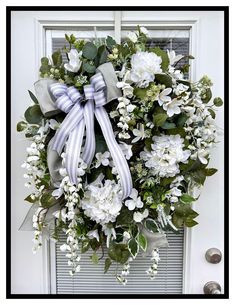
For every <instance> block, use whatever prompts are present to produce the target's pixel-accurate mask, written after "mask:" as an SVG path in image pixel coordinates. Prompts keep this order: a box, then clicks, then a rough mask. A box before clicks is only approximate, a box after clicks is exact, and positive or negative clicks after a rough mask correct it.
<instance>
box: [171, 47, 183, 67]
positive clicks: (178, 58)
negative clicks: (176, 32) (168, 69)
mask: <svg viewBox="0 0 235 305" xmlns="http://www.w3.org/2000/svg"><path fill="white" fill-rule="evenodd" d="M167 55H168V58H169V61H170V65H171V66H172V65H174V63H176V62H177V61H179V60H180V59H181V58H183V57H184V56H183V55H180V54H179V55H176V54H175V51H169V50H167Z"/></svg>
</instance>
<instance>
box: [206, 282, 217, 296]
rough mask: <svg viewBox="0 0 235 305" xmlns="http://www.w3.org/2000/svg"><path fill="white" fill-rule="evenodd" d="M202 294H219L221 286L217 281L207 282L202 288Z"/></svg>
mask: <svg viewBox="0 0 235 305" xmlns="http://www.w3.org/2000/svg"><path fill="white" fill-rule="evenodd" d="M203 291H204V294H221V286H220V284H219V283H217V282H213V281H211V282H207V283H206V284H205V285H204V288H203Z"/></svg>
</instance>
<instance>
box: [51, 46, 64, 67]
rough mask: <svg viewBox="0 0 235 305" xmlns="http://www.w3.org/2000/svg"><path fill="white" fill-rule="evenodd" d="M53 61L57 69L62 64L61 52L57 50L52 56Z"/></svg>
mask: <svg viewBox="0 0 235 305" xmlns="http://www.w3.org/2000/svg"><path fill="white" fill-rule="evenodd" d="M52 60H53V64H54V65H55V66H57V67H58V66H60V65H61V64H62V55H61V52H60V50H57V51H55V52H54V53H53V54H52Z"/></svg>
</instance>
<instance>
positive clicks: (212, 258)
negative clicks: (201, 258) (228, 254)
mask: <svg viewBox="0 0 235 305" xmlns="http://www.w3.org/2000/svg"><path fill="white" fill-rule="evenodd" d="M205 257H206V260H207V261H208V263H211V264H218V263H219V262H220V261H221V259H222V253H221V251H220V250H219V249H217V248H210V249H208V250H207V251H206V254H205Z"/></svg>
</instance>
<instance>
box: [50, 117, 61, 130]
mask: <svg viewBox="0 0 235 305" xmlns="http://www.w3.org/2000/svg"><path fill="white" fill-rule="evenodd" d="M49 127H50V128H51V129H53V130H56V129H58V128H59V127H60V124H59V123H58V122H57V121H56V120H55V119H50V121H49Z"/></svg>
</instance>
